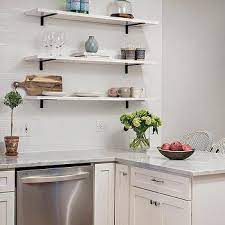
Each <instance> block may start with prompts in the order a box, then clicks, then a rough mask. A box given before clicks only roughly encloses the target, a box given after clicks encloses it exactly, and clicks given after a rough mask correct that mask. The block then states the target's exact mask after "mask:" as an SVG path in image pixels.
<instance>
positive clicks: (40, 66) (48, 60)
mask: <svg viewBox="0 0 225 225" xmlns="http://www.w3.org/2000/svg"><path fill="white" fill-rule="evenodd" d="M54 60H56V59H43V60H42V59H41V60H40V61H39V70H44V66H43V65H44V63H45V62H50V61H54Z"/></svg>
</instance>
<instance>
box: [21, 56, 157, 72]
mask: <svg viewBox="0 0 225 225" xmlns="http://www.w3.org/2000/svg"><path fill="white" fill-rule="evenodd" d="M24 60H25V61H27V62H38V63H39V69H40V70H43V64H44V63H46V62H50V61H55V62H60V63H67V62H68V63H81V64H102V65H124V66H125V73H128V67H129V66H137V65H155V64H157V63H156V62H153V61H148V60H127V59H113V58H97V57H96V58H89V57H71V56H57V57H55V56H45V55H34V56H29V57H25V58H24Z"/></svg>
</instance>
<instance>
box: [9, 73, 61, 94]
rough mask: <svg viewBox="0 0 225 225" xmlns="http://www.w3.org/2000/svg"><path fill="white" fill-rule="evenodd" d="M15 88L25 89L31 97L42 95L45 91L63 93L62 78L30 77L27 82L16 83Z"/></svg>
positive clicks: (51, 76) (27, 77) (26, 79)
mask: <svg viewBox="0 0 225 225" xmlns="http://www.w3.org/2000/svg"><path fill="white" fill-rule="evenodd" d="M13 86H14V87H15V88H18V87H19V88H23V89H24V90H25V91H26V93H27V95H29V96H38V95H42V92H43V91H52V92H62V77H61V76H54V75H50V76H39V75H29V76H26V78H25V81H22V82H17V81H16V82H14V83H13Z"/></svg>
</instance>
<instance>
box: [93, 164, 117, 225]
mask: <svg viewBox="0 0 225 225" xmlns="http://www.w3.org/2000/svg"><path fill="white" fill-rule="evenodd" d="M114 197H115V164H114V163H105V164H96V165H95V201H94V202H95V203H94V210H95V212H94V225H114Z"/></svg>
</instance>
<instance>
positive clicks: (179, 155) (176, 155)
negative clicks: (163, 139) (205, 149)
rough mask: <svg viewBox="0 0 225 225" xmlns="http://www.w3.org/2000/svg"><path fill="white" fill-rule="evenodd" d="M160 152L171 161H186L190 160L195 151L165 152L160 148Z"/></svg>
mask: <svg viewBox="0 0 225 225" xmlns="http://www.w3.org/2000/svg"><path fill="white" fill-rule="evenodd" d="M158 150H159V152H160V153H161V154H162V155H163V156H165V157H166V158H168V159H171V160H184V159H187V158H189V157H190V156H191V155H192V154H193V153H194V152H195V150H194V149H192V150H189V151H172V150H163V149H162V148H161V147H158Z"/></svg>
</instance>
